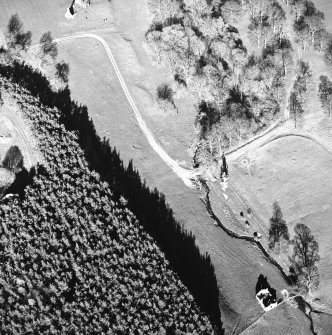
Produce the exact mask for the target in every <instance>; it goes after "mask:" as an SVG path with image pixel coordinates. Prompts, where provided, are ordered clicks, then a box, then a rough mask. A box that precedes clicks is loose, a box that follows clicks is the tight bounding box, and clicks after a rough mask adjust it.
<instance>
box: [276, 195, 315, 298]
mask: <svg viewBox="0 0 332 335" xmlns="http://www.w3.org/2000/svg"><path fill="white" fill-rule="evenodd" d="M281 239H283V240H284V241H286V242H290V244H291V246H292V256H291V257H290V264H291V265H290V278H291V279H292V281H293V282H294V283H295V284H296V285H297V286H298V288H299V289H300V291H301V293H305V294H307V293H309V294H312V293H313V292H314V291H316V290H317V288H318V286H319V272H318V267H317V263H318V262H319V260H320V256H319V247H318V242H317V241H316V240H315V238H314V236H313V235H312V233H311V230H310V228H309V227H308V226H306V225H305V224H303V223H298V224H296V226H295V227H294V236H293V239H292V240H290V236H289V231H288V226H287V224H286V221H285V220H284V218H283V214H282V211H281V208H280V205H279V203H278V202H277V201H276V202H274V204H273V214H272V217H271V219H270V228H269V241H270V243H269V247H270V249H274V248H275V246H276V244H279V245H280V243H281Z"/></svg>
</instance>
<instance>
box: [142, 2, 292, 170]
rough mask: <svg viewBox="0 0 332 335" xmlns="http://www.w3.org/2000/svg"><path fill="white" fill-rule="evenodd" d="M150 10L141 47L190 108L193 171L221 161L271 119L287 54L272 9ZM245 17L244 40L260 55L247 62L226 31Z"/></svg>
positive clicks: (238, 5)
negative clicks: (184, 93)
mask: <svg viewBox="0 0 332 335" xmlns="http://www.w3.org/2000/svg"><path fill="white" fill-rule="evenodd" d="M265 3H266V4H271V5H268V6H267V5H266V4H265ZM150 5H151V8H152V10H153V11H154V13H155V19H154V22H153V24H152V26H151V27H150V29H149V30H148V32H147V33H146V39H147V41H148V43H149V45H150V47H151V50H152V52H153V55H154V57H155V60H156V61H157V62H158V63H160V64H163V65H164V66H167V67H168V68H169V69H170V71H171V73H172V74H173V76H174V80H175V82H176V83H177V84H178V85H179V86H181V87H186V88H187V89H188V90H190V92H191V93H192V95H193V99H194V100H195V101H196V105H197V117H196V126H197V129H198V131H197V133H198V139H197V141H196V146H195V152H194V160H195V161H194V163H195V165H199V164H205V163H206V162H211V161H213V157H214V156H219V157H221V154H222V151H223V149H224V148H227V147H230V146H233V145H235V144H237V143H239V142H241V141H242V140H243V139H245V138H246V137H248V136H250V135H252V134H253V133H255V132H257V131H259V130H260V129H262V128H264V127H266V126H267V125H269V124H270V123H271V121H272V120H274V119H275V118H276V117H277V115H278V112H279V110H280V104H281V103H282V100H283V94H282V91H283V87H284V77H285V74H286V72H287V68H288V66H289V63H290V58H291V57H290V53H291V52H292V48H291V45H290V42H289V41H288V40H287V39H286V38H285V34H284V30H285V28H284V12H283V10H282V8H281V7H280V6H279V5H278V4H277V3H276V2H270V1H265V2H264V1H249V0H247V1H241V2H240V1H237V0H232V1H205V0H197V1H192V0H166V1H162V2H151V3H150ZM248 9H249V10H250V12H251V13H252V24H253V25H256V26H257V27H256V26H255V27H254V28H253V29H251V30H250V31H251V32H252V34H251V35H252V37H253V39H254V40H256V41H257V43H259V45H262V47H263V49H264V52H263V53H262V55H261V56H250V57H249V56H248V54H247V50H246V48H245V47H244V45H243V43H242V40H241V38H240V36H239V33H238V30H237V29H236V28H235V27H234V26H233V25H232V24H233V22H236V19H237V17H236V16H237V15H239V14H240V13H241V12H242V11H243V10H248Z"/></svg>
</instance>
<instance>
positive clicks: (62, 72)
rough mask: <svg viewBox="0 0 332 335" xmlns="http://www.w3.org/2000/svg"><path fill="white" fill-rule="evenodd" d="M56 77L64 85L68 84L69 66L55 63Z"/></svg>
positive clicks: (63, 63)
mask: <svg viewBox="0 0 332 335" xmlns="http://www.w3.org/2000/svg"><path fill="white" fill-rule="evenodd" d="M55 68H56V76H57V77H58V78H59V79H61V80H62V81H63V82H64V83H68V76H69V65H68V64H67V63H65V62H64V61H62V62H61V63H57V64H56V66H55Z"/></svg>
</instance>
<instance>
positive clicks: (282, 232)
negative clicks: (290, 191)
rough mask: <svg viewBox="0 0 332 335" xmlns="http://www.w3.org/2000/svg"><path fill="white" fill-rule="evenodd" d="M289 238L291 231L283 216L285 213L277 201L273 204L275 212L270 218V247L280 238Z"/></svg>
mask: <svg viewBox="0 0 332 335" xmlns="http://www.w3.org/2000/svg"><path fill="white" fill-rule="evenodd" d="M282 237H283V238H284V239H285V240H287V241H288V240H289V233H288V227H287V224H286V221H285V220H284V218H283V214H282V211H281V208H280V206H279V203H278V202H277V201H275V202H274V204H273V214H272V217H271V219H270V229H269V240H270V243H269V247H270V248H271V249H272V248H274V246H275V244H276V243H278V242H280V238H282Z"/></svg>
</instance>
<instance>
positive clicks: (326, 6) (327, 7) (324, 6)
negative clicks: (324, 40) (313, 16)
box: [313, 0, 332, 33]
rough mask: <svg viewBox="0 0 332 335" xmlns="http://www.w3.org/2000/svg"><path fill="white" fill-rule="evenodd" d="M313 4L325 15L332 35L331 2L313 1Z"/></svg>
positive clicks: (328, 0)
mask: <svg viewBox="0 0 332 335" xmlns="http://www.w3.org/2000/svg"><path fill="white" fill-rule="evenodd" d="M313 2H314V3H315V5H316V6H317V8H318V9H319V10H320V11H322V12H323V13H324V14H325V23H326V26H327V29H328V30H329V32H330V33H332V2H331V1H330V0H313Z"/></svg>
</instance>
